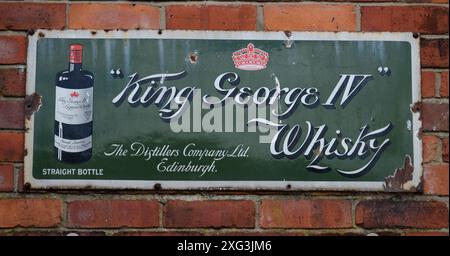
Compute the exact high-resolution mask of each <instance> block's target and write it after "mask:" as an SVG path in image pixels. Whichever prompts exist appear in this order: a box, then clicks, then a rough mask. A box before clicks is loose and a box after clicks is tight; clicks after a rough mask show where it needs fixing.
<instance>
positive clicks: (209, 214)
mask: <svg viewBox="0 0 450 256" xmlns="http://www.w3.org/2000/svg"><path fill="white" fill-rule="evenodd" d="M254 226H255V203H254V202H252V201H247V200H243V201H231V200H217V201H181V200H171V201H168V202H167V204H166V205H165V207H164V227H169V228H200V227H204V228H221V227H228V228H231V227H233V228H253V227H254Z"/></svg>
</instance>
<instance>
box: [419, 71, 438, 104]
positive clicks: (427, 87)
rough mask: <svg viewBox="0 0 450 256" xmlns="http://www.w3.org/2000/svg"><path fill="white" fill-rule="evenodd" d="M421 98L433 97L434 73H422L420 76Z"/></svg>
mask: <svg viewBox="0 0 450 256" xmlns="http://www.w3.org/2000/svg"><path fill="white" fill-rule="evenodd" d="M421 80H422V81H421V87H422V98H432V97H434V96H435V94H436V93H435V83H436V73H434V72H431V71H422V74H421Z"/></svg>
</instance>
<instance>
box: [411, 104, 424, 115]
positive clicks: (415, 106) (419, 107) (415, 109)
mask: <svg viewBox="0 0 450 256" xmlns="http://www.w3.org/2000/svg"><path fill="white" fill-rule="evenodd" d="M420 110H422V102H416V103H414V104H413V105H412V107H411V111H412V112H414V113H417V112H420Z"/></svg>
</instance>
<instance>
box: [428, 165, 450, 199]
mask: <svg viewBox="0 0 450 256" xmlns="http://www.w3.org/2000/svg"><path fill="white" fill-rule="evenodd" d="M423 177H424V187H423V189H424V192H425V194H431V195H446V196H448V164H437V165H428V166H425V167H424V173H423Z"/></svg>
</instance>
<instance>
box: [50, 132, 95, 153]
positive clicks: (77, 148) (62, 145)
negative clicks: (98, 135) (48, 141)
mask: <svg viewBox="0 0 450 256" xmlns="http://www.w3.org/2000/svg"><path fill="white" fill-rule="evenodd" d="M55 147H56V148H59V149H61V150H62V151H65V152H70V153H78V152H83V151H86V150H88V149H91V148H92V136H89V137H86V138H84V139H81V140H68V139H63V138H61V137H59V136H57V135H55Z"/></svg>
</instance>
